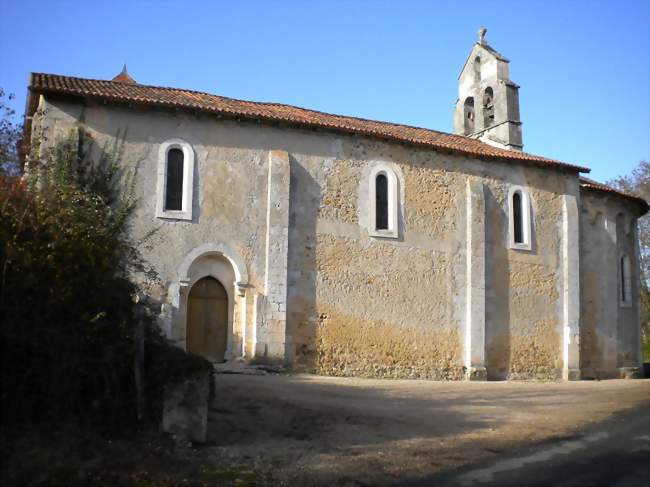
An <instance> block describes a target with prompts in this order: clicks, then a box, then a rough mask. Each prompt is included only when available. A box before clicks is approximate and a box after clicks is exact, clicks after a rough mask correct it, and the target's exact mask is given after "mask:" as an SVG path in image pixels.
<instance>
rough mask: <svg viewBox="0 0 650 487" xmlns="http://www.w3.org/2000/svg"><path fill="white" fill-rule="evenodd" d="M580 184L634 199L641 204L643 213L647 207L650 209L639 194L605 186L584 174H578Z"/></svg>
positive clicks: (587, 187)
mask: <svg viewBox="0 0 650 487" xmlns="http://www.w3.org/2000/svg"><path fill="white" fill-rule="evenodd" d="M580 186H581V187H583V188H586V189H592V190H595V191H602V192H604V193H610V194H613V195H615V196H621V197H623V198H627V199H630V200H634V201H636V202H637V203H638V204H639V205H640V206H641V209H642V212H643V213H647V211H648V209H650V206H648V202H647V201H646V200H644V199H643V198H640V197H639V196H636V195H634V194H630V193H626V192H625V191H620V190H618V189H614V188H612V187H611V186H607V185H606V184H603V183H599V182H598V181H594V180H593V179H589V178H586V177H584V176H580Z"/></svg>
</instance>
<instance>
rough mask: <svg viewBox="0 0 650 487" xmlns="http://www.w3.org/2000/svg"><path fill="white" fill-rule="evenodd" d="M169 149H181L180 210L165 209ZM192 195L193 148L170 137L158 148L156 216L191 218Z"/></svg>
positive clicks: (182, 141) (174, 218)
mask: <svg viewBox="0 0 650 487" xmlns="http://www.w3.org/2000/svg"><path fill="white" fill-rule="evenodd" d="M171 149H180V150H182V151H183V204H182V209H181V210H166V209H165V190H166V188H167V160H168V157H167V155H168V153H169V151H170V150H171ZM193 196H194V149H192V146H191V145H190V144H188V143H187V142H185V141H184V140H181V139H170V140H167V141H165V142H163V143H162V144H160V148H159V150H158V181H157V184H156V217H157V218H169V219H173V220H191V219H192V200H193Z"/></svg>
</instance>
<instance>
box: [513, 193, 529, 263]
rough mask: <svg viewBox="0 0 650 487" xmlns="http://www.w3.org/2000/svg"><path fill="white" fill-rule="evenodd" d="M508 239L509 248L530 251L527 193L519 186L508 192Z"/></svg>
mask: <svg viewBox="0 0 650 487" xmlns="http://www.w3.org/2000/svg"><path fill="white" fill-rule="evenodd" d="M508 214H509V232H508V233H509V237H508V240H509V242H510V248H513V249H518V250H530V249H531V236H532V232H531V215H530V197H529V195H528V191H526V190H525V189H524V188H522V187H520V186H513V187H511V188H510V191H509V192H508Z"/></svg>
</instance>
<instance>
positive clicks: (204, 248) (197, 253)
mask: <svg viewBox="0 0 650 487" xmlns="http://www.w3.org/2000/svg"><path fill="white" fill-rule="evenodd" d="M207 255H222V256H224V257H225V258H226V259H228V261H229V262H230V264H231V265H232V267H233V270H234V272H235V277H236V283H237V285H238V286H240V287H241V286H245V285H246V284H248V271H247V270H246V264H245V263H244V260H243V259H242V258H241V257H240V256H239V254H238V253H237V252H236V251H235V250H234V249H232V248H231V247H230V246H229V245H228V244H225V243H206V244H203V245H199V246H198V247H195V248H194V249H192V251H190V253H189V254H187V255H186V256H185V258H184V259H183V262H181V265H180V266H178V280H179V282H180V283H183V281H186V282H187V281H189V276H188V272H189V270H190V266H191V265H192V264H193V263H194V262H195V261H196V260H198V259H200V258H201V257H203V256H207Z"/></svg>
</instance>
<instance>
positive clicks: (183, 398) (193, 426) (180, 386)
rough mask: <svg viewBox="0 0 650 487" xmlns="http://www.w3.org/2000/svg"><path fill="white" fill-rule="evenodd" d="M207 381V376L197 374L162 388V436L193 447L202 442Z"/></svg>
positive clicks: (205, 420) (206, 374) (207, 391)
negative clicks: (189, 442) (169, 436)
mask: <svg viewBox="0 0 650 487" xmlns="http://www.w3.org/2000/svg"><path fill="white" fill-rule="evenodd" d="M210 379H211V374H210V373H200V374H197V375H194V376H190V377H188V378H186V379H185V380H183V381H182V382H177V383H174V384H169V385H167V386H166V387H165V399H164V404H163V414H162V429H163V431H164V432H166V433H171V434H173V435H176V436H178V437H180V438H183V439H187V440H191V441H193V442H196V443H204V442H205V438H206V434H207V429H208V398H209V392H210Z"/></svg>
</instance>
